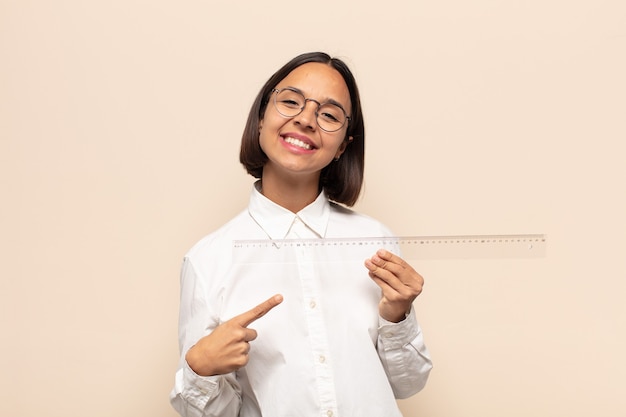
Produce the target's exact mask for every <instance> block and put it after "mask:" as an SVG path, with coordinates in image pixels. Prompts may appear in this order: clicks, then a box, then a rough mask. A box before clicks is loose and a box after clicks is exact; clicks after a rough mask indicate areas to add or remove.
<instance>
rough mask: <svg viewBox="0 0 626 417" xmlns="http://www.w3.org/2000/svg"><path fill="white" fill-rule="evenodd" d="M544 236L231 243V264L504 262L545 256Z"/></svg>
mask: <svg viewBox="0 0 626 417" xmlns="http://www.w3.org/2000/svg"><path fill="white" fill-rule="evenodd" d="M546 246H547V238H546V235H544V234H520V235H466V236H398V237H354V238H324V239H278V240H277V239H275V240H269V239H263V240H235V241H233V259H234V260H235V262H245V263H267V262H289V261H294V262H295V260H296V259H300V258H298V256H300V255H302V254H309V255H311V256H312V257H313V258H314V259H318V260H320V261H327V262H341V261H345V260H354V259H362V260H364V259H365V258H367V257H370V256H371V255H373V254H374V252H376V250H378V249H381V248H382V249H387V250H389V251H390V252H393V253H395V254H398V255H400V256H402V258H404V259H405V260H407V261H410V260H428V259H433V260H435V259H507V258H541V257H545V256H546Z"/></svg>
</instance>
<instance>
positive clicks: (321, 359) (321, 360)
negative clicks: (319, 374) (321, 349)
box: [319, 355, 326, 363]
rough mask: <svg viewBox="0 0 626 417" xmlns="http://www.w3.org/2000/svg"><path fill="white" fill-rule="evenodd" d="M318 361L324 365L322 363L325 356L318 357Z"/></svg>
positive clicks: (324, 360)
mask: <svg viewBox="0 0 626 417" xmlns="http://www.w3.org/2000/svg"><path fill="white" fill-rule="evenodd" d="M319 361H320V363H324V362H326V356H324V355H320V357H319Z"/></svg>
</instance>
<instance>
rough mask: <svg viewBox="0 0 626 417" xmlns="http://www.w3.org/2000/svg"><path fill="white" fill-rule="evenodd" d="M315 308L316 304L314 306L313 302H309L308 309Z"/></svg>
mask: <svg viewBox="0 0 626 417" xmlns="http://www.w3.org/2000/svg"><path fill="white" fill-rule="evenodd" d="M315 306H317V304H315V300H311V302H310V303H309V307H311V308H315Z"/></svg>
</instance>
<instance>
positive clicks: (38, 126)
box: [0, 0, 626, 417]
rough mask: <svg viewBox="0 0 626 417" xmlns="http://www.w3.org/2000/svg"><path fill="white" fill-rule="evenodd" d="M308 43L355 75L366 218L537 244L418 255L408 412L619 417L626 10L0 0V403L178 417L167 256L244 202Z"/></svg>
mask: <svg viewBox="0 0 626 417" xmlns="http://www.w3.org/2000/svg"><path fill="white" fill-rule="evenodd" d="M383 7H384V8H383ZM320 49H321V50H326V51H328V52H330V53H331V54H333V55H337V56H340V57H343V58H345V59H346V60H347V62H348V63H349V64H350V65H351V66H352V68H353V69H354V72H355V73H356V75H357V78H358V79H359V80H360V86H361V90H362V96H363V102H364V106H365V113H366V123H367V131H368V148H367V151H368V156H367V178H366V187H365V192H364V195H363V198H362V200H361V201H360V203H359V204H358V206H357V208H358V209H359V210H360V211H362V212H365V213H368V214H371V215H373V216H375V217H378V218H379V219H381V220H382V221H384V222H386V223H387V224H388V225H389V226H391V227H392V228H393V229H394V230H395V231H396V232H397V233H399V234H403V235H433V234H435V235H441V234H500V233H546V234H547V235H548V237H549V247H548V256H547V257H546V258H544V259H534V260H515V261H511V260H502V259H493V260H465V261H422V262H419V263H417V264H416V267H417V269H418V270H420V271H421V272H422V273H423V275H424V276H425V277H426V279H427V283H426V288H425V292H424V294H423V296H422V297H420V299H419V302H418V303H417V308H418V312H419V314H420V320H421V323H422V325H423V327H424V329H425V332H426V339H427V342H428V345H429V347H430V349H431V352H432V355H433V358H434V360H435V369H434V371H433V374H432V378H431V381H430V383H429V385H428V386H427V388H426V389H425V390H424V391H423V392H422V393H421V394H419V395H418V396H416V397H414V398H412V399H410V400H406V401H402V402H401V406H402V408H403V410H404V412H405V415H406V416H407V417H417V416H420V417H424V416H427V417H444V416H445V417H478V416H480V417H496V416H498V417H500V416H509V417H511V416H530V415H532V416H569V417H575V416H581V417H582V416H589V415H596V416H622V415H624V414H625V413H626V400H625V398H626V397H625V396H624V394H623V388H624V380H626V366H625V365H626V363H625V362H626V361H625V360H624V356H623V352H624V351H625V350H626V334H625V333H626V330H625V329H626V307H625V306H624V301H623V300H624V296H625V295H626V279H625V278H626V272H625V271H626V256H625V255H626V243H625V239H626V220H625V218H624V217H625V216H624V214H625V213H626V201H625V200H626V193H625V188H626V187H625V185H624V183H625V179H626V164H625V163H624V160H625V157H624V155H625V154H624V147H625V141H626V127H625V126H626V123H625V120H624V119H625V115H626V100H625V97H626V81H625V78H626V77H624V74H626V59H625V52H626V3H624V2H623V1H621V0H612V1H611V0H605V1H602V0H593V1H592V0H585V1H582V0H574V1H559V0H541V1H539V0H531V1H499V2H498V1H488V0H477V1H471V2H468V1H462V0H445V1H438V2H424V1H418V2H413V1H387V2H384V3H380V2H362V1H344V2H338V1H325V0H323V1H319V2H309V3H297V2H296V3H294V2H293V1H264V2H253V1H250V2H247V3H245V2H244V3H242V2H226V1H217V0H216V1H181V2H173V1H171V2H170V1H163V0H151V1H139V0H124V1H121V0H112V1H95V0H94V1H79V0H64V1H63V0H60V1H54V2H48V1H35V0H30V1H29V0H21V1H18V0H15V1H12V0H0V187H1V189H0V191H1V195H0V198H1V204H0V227H1V229H0V236H1V240H0V244H1V246H0V254H1V255H0V256H1V258H0V259H1V264H0V320H1V326H2V327H1V330H2V343H0V369H1V371H0V392H2V400H1V401H0V415H3V416H28V417H30V416H49V417H57V416H58V417H61V416H62V417H68V416H87V415H89V416H91V417H105V416H106V417H109V416H120V417H121V416H124V417H125V416H129V417H135V416H152V417H171V416H174V415H175V414H174V412H173V410H172V409H171V408H170V406H169V404H168V400H167V395H168V392H169V389H170V387H171V384H172V381H173V373H174V369H175V366H176V361H177V355H178V353H177V343H176V320H177V308H178V269H179V266H180V260H181V258H182V256H183V254H184V252H185V251H186V250H187V249H188V248H189V247H190V246H191V245H192V244H193V243H194V242H195V241H197V240H198V239H199V238H200V237H201V236H203V235H204V234H206V233H208V232H210V231H211V230H213V229H214V228H216V227H217V226H219V225H220V224H222V223H223V222H224V221H226V220H227V219H229V218H230V217H232V216H233V215H234V214H236V213H237V212H238V211H239V210H240V209H242V208H243V207H244V205H245V203H246V201H247V198H248V193H249V186H250V183H251V178H249V177H247V176H246V175H245V174H244V172H243V170H242V168H241V167H240V166H239V164H238V162H237V157H238V153H237V152H238V144H239V138H240V134H241V131H242V128H243V123H244V120H245V118H246V115H247V111H248V108H249V105H250V104H251V102H252V99H253V98H254V96H255V95H256V93H257V91H258V89H259V88H260V86H261V84H262V83H263V82H264V81H265V80H266V79H267V78H268V77H269V75H270V74H271V73H272V72H273V71H274V70H276V69H277V68H278V67H279V66H280V65H282V64H283V63H284V62H286V61H287V60H288V59H290V58H291V57H292V56H294V55H296V54H298V53H300V52H304V51H309V50H320Z"/></svg>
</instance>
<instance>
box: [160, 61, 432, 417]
mask: <svg viewBox="0 0 626 417" xmlns="http://www.w3.org/2000/svg"><path fill="white" fill-rule="evenodd" d="M364 145H365V132H364V125H363V118H362V112H361V104H360V98H359V92H358V89H357V85H356V82H355V80H354V77H353V75H352V73H351V72H350V70H349V69H348V67H347V66H346V65H345V63H343V62H342V61H341V60H339V59H336V58H331V57H330V56H328V55H327V54H325V53H317V52H316V53H307V54H303V55H300V56H298V57H296V58H294V59H292V60H291V61H290V62H288V63H287V64H286V65H285V66H283V67H282V68H281V69H280V70H278V71H277V72H276V73H275V74H274V75H273V76H272V77H271V78H270V79H269V80H268V81H267V82H266V84H265V85H264V86H263V88H262V89H261V91H260V92H259V94H258V96H257V98H256V100H255V102H254V104H253V106H252V109H251V111H250V114H249V117H248V122H247V124H246V127H245V130H244V134H243V138H242V144H241V153H240V161H241V163H242V164H243V165H244V166H245V168H246V169H247V171H248V173H250V174H251V175H252V176H254V177H255V178H257V179H258V180H257V182H256V183H255V185H254V187H253V189H252V193H251V197H250V203H249V206H248V208H247V209H246V210H244V211H243V212H242V213H240V214H239V215H238V216H236V217H235V218H234V219H232V220H231V221H230V222H228V223H227V224H225V225H224V226H222V227H221V228H220V229H218V230H217V231H215V232H213V233H212V234H210V235H208V236H207V237H205V238H204V239H202V240H201V241H200V242H198V243H197V244H196V245H195V246H194V247H193V248H192V249H191V250H190V251H189V252H188V253H187V255H186V256H185V258H184V262H183V267H182V273H181V305H180V323H179V325H180V327H179V342H180V349H181V360H180V364H179V369H178V371H177V373H176V380H175V386H174V388H173V390H172V393H171V402H172V405H173V406H174V408H175V409H176V410H177V411H178V412H179V413H180V414H181V415H182V416H185V417H190V416H221V417H236V416H240V417H260V416H266V417H281V416H326V417H337V416H350V417H363V416H376V417H387V416H388V417H392V416H400V415H401V414H400V411H399V410H398V407H397V405H396V401H395V399H396V398H406V397H408V396H411V395H413V394H415V393H416V392H418V391H420V390H421V389H422V388H423V387H424V385H425V383H426V380H427V378H428V374H429V372H430V369H431V367H432V365H431V360H430V357H429V355H428V351H427V349H426V347H425V345H424V342H423V337H422V333H421V329H420V327H419V325H418V323H417V320H416V317H415V312H414V310H413V307H412V305H413V302H414V300H415V299H416V297H417V296H418V295H419V294H420V293H421V291H422V285H423V282H424V281H423V279H422V277H421V276H420V275H419V274H418V273H417V272H416V271H415V270H414V269H413V268H412V267H411V266H410V265H408V264H407V263H406V262H405V261H404V260H402V259H401V258H400V257H398V256H397V255H394V254H392V253H391V252H389V251H386V250H379V251H377V252H376V253H374V254H372V253H369V254H367V256H364V257H363V258H362V259H361V260H360V261H359V262H357V263H355V262H352V261H350V260H349V259H348V257H345V259H344V258H343V257H342V256H343V253H342V251H343V250H344V249H335V251H334V252H333V253H332V255H333V256H332V257H333V260H330V258H331V257H327V256H323V255H322V256H320V253H319V252H315V251H310V250H306V249H302V250H297V251H295V252H293V253H290V254H288V255H285V252H280V255H277V257H276V258H271V259H268V260H266V261H264V262H260V263H258V262H253V261H251V260H246V259H236V258H235V257H234V255H233V242H234V241H236V240H249V239H267V240H268V241H277V240H283V239H323V238H336V237H384V236H392V234H391V232H390V231H389V230H388V229H387V228H386V227H385V226H384V225H382V224H381V223H379V222H378V221H376V220H374V219H371V218H369V217H367V216H364V215H361V214H358V213H356V212H354V211H352V210H350V209H349V208H348V207H350V206H352V205H353V204H354V203H355V202H356V200H357V198H358V196H359V193H360V191H361V186H362V182H363V165H364V149H365V146H364ZM278 252H279V251H277V253H278ZM329 255H330V253H329ZM337 256H338V257H337ZM263 300H265V301H263ZM259 303H260V304H259ZM270 310H271V311H270Z"/></svg>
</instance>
